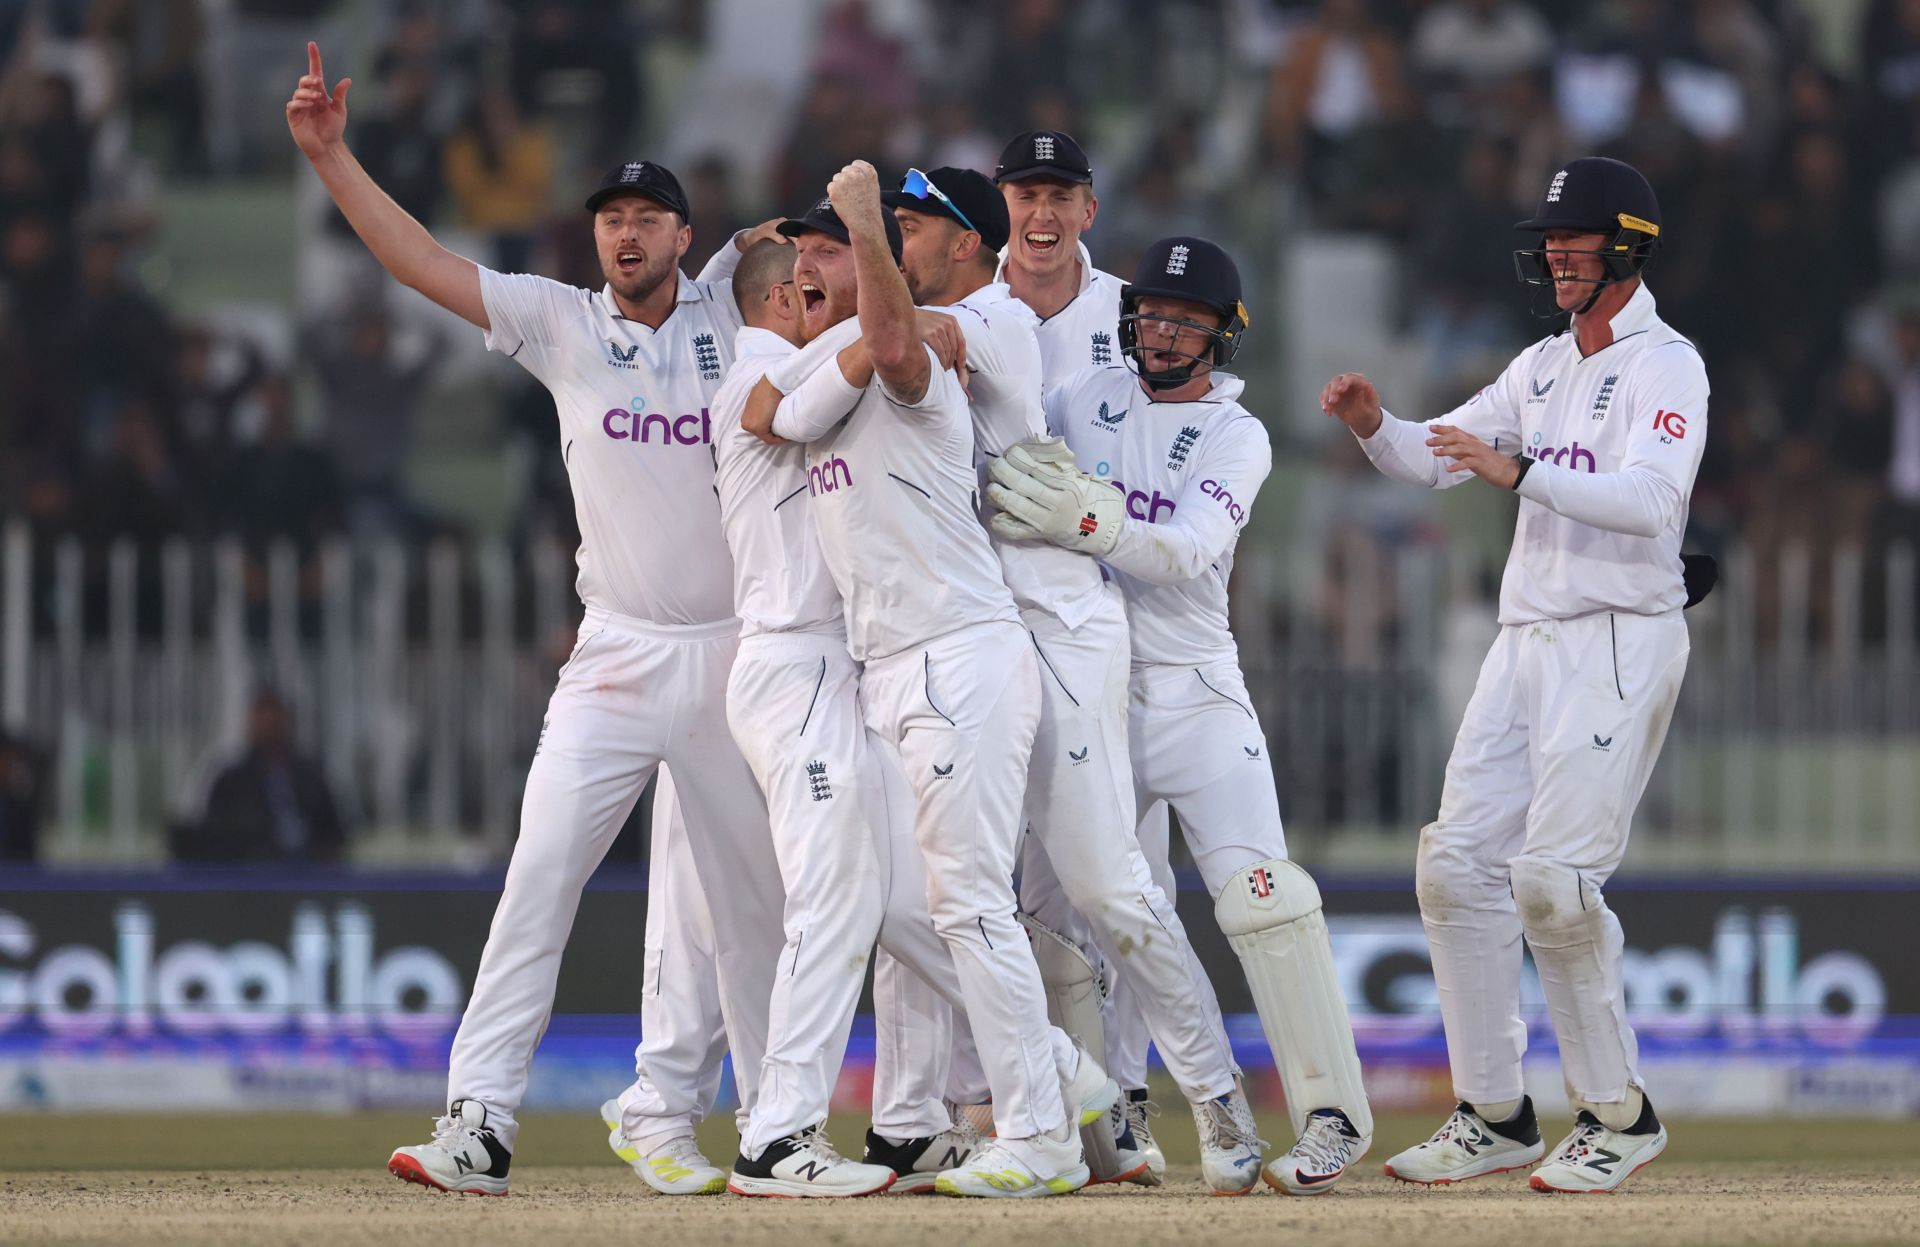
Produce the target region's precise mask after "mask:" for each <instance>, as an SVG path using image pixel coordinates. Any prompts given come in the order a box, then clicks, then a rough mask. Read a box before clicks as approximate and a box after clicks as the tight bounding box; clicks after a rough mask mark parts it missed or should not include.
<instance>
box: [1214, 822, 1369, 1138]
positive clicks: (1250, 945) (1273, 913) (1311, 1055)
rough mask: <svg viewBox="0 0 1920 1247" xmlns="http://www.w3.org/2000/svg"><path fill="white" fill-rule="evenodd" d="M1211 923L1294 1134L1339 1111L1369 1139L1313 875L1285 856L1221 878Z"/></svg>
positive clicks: (1362, 1091)
mask: <svg viewBox="0 0 1920 1247" xmlns="http://www.w3.org/2000/svg"><path fill="white" fill-rule="evenodd" d="M1214 916H1215V917H1216V918H1217V919H1218V920H1219V923H1220V930H1221V932H1222V933H1224V934H1225V935H1226V937H1227V942H1228V943H1229V944H1231V945H1232V946H1233V951H1234V952H1235V953H1236V954H1238V956H1239V958H1240V965H1241V968H1242V969H1243V970H1245V972H1246V976H1247V986H1248V988H1249V989H1250V990H1251V991H1252V993H1253V1004H1254V1008H1255V1009H1256V1010H1258V1011H1259V1014H1260V1028H1261V1029H1262V1030H1263V1031H1265V1032H1266V1036H1267V1046H1268V1047H1270V1048H1271V1049H1273V1060H1274V1064H1275V1065H1276V1066H1277V1067H1278V1068H1279V1071H1280V1085H1281V1086H1282V1087H1284V1088H1285V1089H1286V1093H1287V1113H1288V1115H1289V1116H1291V1117H1292V1119H1293V1129H1294V1133H1295V1134H1298V1133H1299V1132H1300V1131H1302V1130H1304V1129H1305V1128H1306V1118H1307V1114H1308V1113H1309V1112H1311V1111H1312V1110H1314V1109H1321V1108H1337V1109H1339V1110H1341V1111H1342V1112H1344V1113H1345V1114H1346V1115H1347V1119H1348V1120H1349V1121H1351V1122H1352V1123H1353V1125H1354V1128H1355V1129H1357V1130H1359V1131H1360V1133H1362V1134H1364V1135H1371V1134H1372V1133H1373V1113H1372V1110H1371V1109H1369V1108H1368V1106H1367V1093H1366V1087H1365V1086H1364V1084H1363V1083H1362V1082H1361V1078H1360V1056H1359V1053H1358V1052H1356V1051H1355V1049H1354V1044H1353V1023H1352V1022H1351V1021H1350V1020H1349V1019H1348V1017H1347V1003H1346V1001H1345V999H1344V998H1342V996H1341V994H1340V982H1339V979H1338V977H1337V976H1336V975H1335V974H1334V970H1333V945H1332V943H1331V941H1330V940H1329V939H1328V937H1327V920H1326V918H1325V917H1324V916H1323V915H1322V914H1321V912H1320V889H1319V888H1318V887H1316V886H1315V885H1314V882H1313V877H1312V876H1311V875H1309V874H1307V872H1306V871H1305V870H1303V869H1302V868H1300V867H1299V866H1297V865H1295V864H1294V863H1293V862H1290V861H1287V860H1286V859H1284V858H1276V859H1274V860H1272V861H1265V862H1255V863H1254V864H1253V865H1251V866H1248V867H1246V868H1245V869H1243V870H1241V871H1239V872H1238V873H1237V874H1235V875H1234V876H1233V877H1232V878H1231V879H1229V880H1228V881H1227V886H1226V887H1225V888H1224V889H1222V891H1221V893H1220V899H1219V900H1217V901H1215V902H1214Z"/></svg>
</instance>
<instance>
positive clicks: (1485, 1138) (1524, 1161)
mask: <svg viewBox="0 0 1920 1247" xmlns="http://www.w3.org/2000/svg"><path fill="white" fill-rule="evenodd" d="M1546 1150H1547V1148H1546V1144H1544V1143H1542V1142H1541V1140H1540V1122H1539V1119H1537V1118H1536V1117H1535V1116H1534V1115H1533V1099H1532V1097H1530V1096H1528V1097H1522V1098H1521V1100H1520V1112H1519V1113H1518V1114H1516V1115H1515V1116H1514V1118H1513V1119H1512V1120H1511V1121H1505V1122H1501V1123H1500V1128H1499V1129H1498V1130H1496V1129H1494V1128H1493V1127H1492V1126H1490V1125H1488V1124H1487V1120H1486V1118H1484V1117H1482V1116H1480V1114H1479V1113H1477V1112H1475V1111H1474V1108H1473V1105H1471V1104H1468V1103H1466V1102H1465V1101H1464V1100H1463V1101H1461V1102H1460V1104H1459V1105H1457V1106H1456V1107H1455V1108H1454V1110H1453V1116H1451V1117H1449V1118H1447V1120H1446V1124H1445V1125H1443V1126H1441V1127H1440V1129H1438V1130H1436V1131H1434V1132H1433V1137H1432V1138H1430V1139H1428V1140H1427V1141H1426V1142H1425V1143H1416V1144H1414V1145H1413V1146H1412V1147H1410V1148H1408V1149H1407V1150H1406V1151H1404V1152H1401V1153H1400V1154H1399V1155H1398V1156H1395V1157H1393V1158H1392V1159H1391V1160H1389V1161H1388V1162H1387V1165H1386V1169H1387V1176H1388V1177H1389V1178H1398V1179H1400V1181H1402V1182H1416V1183H1419V1184H1420V1185H1422V1186H1446V1185H1448V1184H1449V1183H1453V1182H1465V1181H1467V1180H1468V1179H1470V1178H1484V1177H1486V1176H1488V1175H1489V1174H1495V1173H1507V1172H1510V1171H1512V1170H1515V1169H1524V1168H1526V1167H1527V1166H1528V1165H1531V1164H1533V1163H1534V1162H1535V1161H1537V1160H1539V1159H1540V1158H1541V1157H1542V1156H1543V1155H1545V1154H1546Z"/></svg>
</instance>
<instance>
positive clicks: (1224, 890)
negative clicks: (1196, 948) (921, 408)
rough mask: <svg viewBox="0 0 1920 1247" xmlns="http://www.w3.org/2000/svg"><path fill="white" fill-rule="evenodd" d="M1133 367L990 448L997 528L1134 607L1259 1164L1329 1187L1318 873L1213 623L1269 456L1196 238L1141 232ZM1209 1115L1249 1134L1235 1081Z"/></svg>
mask: <svg viewBox="0 0 1920 1247" xmlns="http://www.w3.org/2000/svg"><path fill="white" fill-rule="evenodd" d="M1121 306H1122V315H1121V317H1120V343H1121V349H1122V351H1123V352H1124V354H1125V356H1126V359H1127V361H1128V363H1129V364H1131V365H1132V367H1124V366H1121V365H1112V366H1109V367H1105V368H1089V369H1086V370H1084V371H1082V372H1080V373H1077V374H1075V375H1074V376H1073V377H1071V378H1070V379H1068V380H1067V381H1065V382H1063V383H1062V384H1060V385H1058V386H1056V387H1054V389H1053V390H1052V392H1051V393H1049V394H1048V396H1047V421H1048V424H1049V426H1051V427H1052V428H1054V429H1055V430H1056V431H1057V432H1058V433H1060V434H1061V436H1063V437H1064V438H1065V439H1066V443H1067V446H1068V447H1070V448H1071V449H1072V451H1073V452H1074V456H1075V457H1076V458H1077V459H1078V461H1079V463H1081V464H1085V465H1090V466H1091V467H1092V469H1093V472H1094V475H1087V474H1085V473H1083V472H1081V471H1079V470H1078V469H1077V468H1076V467H1074V466H1073V464H1072V462H1070V461H1068V462H1062V460H1061V458H1060V456H1058V454H1057V453H1056V451H1055V446H1056V445H1057V443H1050V442H1041V443H1029V444H1024V445H1021V446H1016V447H1014V448H1012V449H1011V450H1009V451H1008V452H1007V453H1006V455H1004V456H1002V457H1001V458H1000V459H998V460H996V461H995V462H994V465H993V468H992V475H993V480H994V484H993V486H992V488H991V490H990V497H991V498H992V501H993V502H994V504H995V505H996V506H998V507H999V508H1000V509H1001V513H1000V514H998V515H995V516H994V517H993V525H994V528H995V529H996V531H998V532H1000V533H1001V534H1002V535H1004V536H1007V537H1011V538H1015V539H1022V540H1045V541H1049V542H1052V543H1053V544H1055V545H1059V546H1063V547H1065V548H1067V549H1070V550H1076V551H1079V552H1081V553H1083V554H1087V555H1090V556H1092V557H1094V558H1098V559H1100V560H1102V561H1103V562H1104V563H1105V564H1106V566H1107V569H1108V570H1109V572H1111V573H1112V575H1113V577H1114V579H1115V581H1116V583H1118V584H1119V586H1120V589H1121V592H1122V593H1123V594H1125V596H1126V603H1127V617H1128V620H1129V622H1130V624H1131V626H1132V640H1133V675H1132V688H1131V697H1132V702H1131V721H1130V723H1129V735H1130V740H1131V745H1132V751H1133V772H1134V783H1135V786H1136V788H1137V789H1138V796H1139V804H1140V806H1141V807H1143V808H1144V807H1147V806H1150V805H1151V804H1153V803H1154V802H1157V801H1165V802H1166V803H1167V804H1168V805H1170V806H1171V807H1172V808H1173V810H1174V812H1175V813H1176V814H1178V815H1179V817H1180V826H1181V830H1182V832H1183V834H1184V835H1185V836H1186V840H1187V847H1188V848H1189V849H1190V850H1191V851H1192V853H1193V857H1194V861H1195V863H1196V864H1197V865H1198V866H1199V869H1200V874H1201V877H1202V878H1203V879H1204V880H1205V881H1206V884H1207V889H1208V891H1209V892H1211V893H1212V894H1213V896H1214V898H1215V913H1216V915H1217V916H1218V918H1219V921H1220V926H1221V929H1222V930H1223V931H1225V933H1226V934H1227V937H1228V940H1229V942H1230V943H1231V944H1232V946H1233V949H1234V951H1235V952H1236V953H1238V954H1239V956H1240V961H1241V965H1242V966H1243V967H1244V969H1245V971H1246V975H1247V983H1248V986H1249V987H1250V988H1251V990H1252V994H1253V1000H1254V1007H1255V1008H1256V1009H1257V1010H1258V1012H1259V1014H1260V1021H1261V1025H1262V1027H1263V1029H1264V1030H1265V1031H1266V1035H1267V1042H1268V1045H1269V1047H1270V1048H1271V1049H1272V1051H1273V1057H1274V1062H1275V1064H1276V1065H1277V1066H1278V1068H1279V1071H1280V1078H1281V1083H1282V1085H1283V1086H1284V1088H1285V1090H1286V1095H1287V1108H1288V1111H1289V1112H1290V1113H1291V1115H1292V1118H1293V1126H1294V1129H1295V1131H1296V1132H1297V1133H1298V1136H1299V1137H1298V1140H1297V1141H1296V1143H1295V1144H1294V1146H1293V1148H1292V1149H1291V1150H1290V1151H1288V1152H1287V1153H1286V1154H1285V1155H1283V1156H1280V1157H1278V1158H1276V1159H1275V1160H1273V1161H1272V1162H1270V1163H1269V1164H1268V1165H1267V1166H1266V1167H1265V1169H1264V1171H1263V1176H1264V1177H1265V1180H1266V1182H1267V1183H1268V1185H1270V1186H1272V1187H1274V1188H1275V1189H1277V1190H1281V1191H1284V1192H1286V1193H1288V1194H1293V1195H1318V1194H1322V1193H1324V1192H1326V1191H1328V1190H1331V1189H1332V1188H1333V1186H1334V1184H1335V1183H1336V1182H1337V1181H1338V1180H1339V1178H1340V1176H1341V1175H1342V1174H1344V1173H1345V1172H1346V1170H1347V1168H1348V1167H1349V1166H1350V1165H1352V1163H1353V1162H1354V1161H1355V1160H1357V1159H1358V1158H1359V1157H1360V1156H1361V1155H1362V1154H1363V1153H1364V1152H1365V1151H1366V1149H1367V1147H1368V1145H1369V1144H1370V1142H1371V1141H1372V1134H1373V1118H1372V1114H1371V1112H1370V1110H1369V1108H1368V1106H1367V1099H1366V1093H1365V1090H1364V1089H1363V1087H1362V1086H1361V1081H1360V1062H1359V1058H1358V1056H1357V1054H1356V1053H1355V1050H1354V1044H1353V1030H1352V1027H1351V1025H1350V1024H1349V1022H1348V1019H1347V1011H1346V1005H1345V1002H1344V1001H1343V1000H1342V999H1341V995H1340V989H1339V984H1338V982H1337V980H1336V978H1335V975H1334V968H1333V950H1332V947H1331V946H1330V944H1329V943H1328V939H1327V927H1326V921H1325V919H1324V918H1323V917H1322V916H1321V913H1320V892H1319V889H1318V888H1316V887H1315V886H1314V882H1313V880H1312V878H1311V877H1309V876H1308V874H1307V872H1306V871H1304V870H1302V869H1301V868H1300V867H1299V866H1297V865H1295V864H1294V863H1293V862H1291V861H1289V860H1287V856H1286V836H1285V833H1284V832H1283V831H1282V829H1281V825H1280V805H1279V800H1278V797H1277V795H1276V793H1275V790H1274V780H1273V769H1272V766H1271V764H1270V763H1269V761H1268V758H1267V742H1266V737H1265V736H1264V735H1263V734H1262V732H1261V729H1260V722H1259V719H1258V717H1257V716H1256V715H1255V714H1254V712H1253V707H1252V705H1251V703H1250V701H1249V699H1248V697H1247V691H1246V684H1245V681H1244V679H1243V678H1242V676H1241V673H1240V662H1239V651H1238V648H1237V646H1236V644H1235V641H1234V638H1233V634H1232V632H1231V631H1229V630H1228V627H1227V581H1228V579H1229V577H1230V575H1231V572H1232V568H1233V550H1234V545H1235V543H1236V542H1237V541H1238V539H1239V535H1240V530H1241V528H1242V527H1243V526H1244V525H1245V524H1246V522H1247V517H1248V515H1249V514H1250V512H1251V510H1252V507H1253V500H1254V497H1255V495H1256V494H1257V493H1258V491H1259V489H1260V485H1261V483H1262V482H1263V481H1264V480H1265V479H1266V476H1267V472H1268V470H1269V469H1270V468H1271V467H1272V452H1271V451H1270V450H1269V448H1268V444H1267V433H1266V429H1265V428H1264V427H1263V426H1262V425H1261V424H1260V422H1259V421H1258V420H1256V419H1254V418H1253V417H1252V416H1251V415H1250V414H1248V412H1247V410H1246V409H1245V408H1244V407H1242V406H1241V405H1240V403H1239V398H1240V394H1241V391H1242V388H1243V384H1242V382H1241V381H1240V380H1239V378H1237V377H1233V376H1230V375H1228V374H1226V373H1224V372H1221V371H1219V369H1221V368H1223V367H1225V366H1226V365H1227V364H1228V363H1230V362H1231V361H1232V359H1233V356H1234V354H1235V352H1236V351H1237V350H1238V349H1239V344H1240V339H1241V335H1242V334H1244V333H1245V331H1246V327H1247V313H1246V307H1245V305H1244V304H1243V303H1242V302H1241V299H1240V275H1239V272H1238V270H1237V269H1236V268H1235V267H1234V264H1233V261H1232V259H1230V258H1229V257H1228V256H1227V253H1226V252H1224V251H1222V250H1221V249H1220V248H1219V247H1218V246H1216V245H1215V244H1213V243H1211V242H1208V241H1206V240H1205V239H1201V238H1166V239H1162V240H1161V241H1159V242H1157V243H1155V244H1154V245H1153V246H1151V247H1149V248H1148V249H1147V251H1146V254H1145V255H1144V256H1143V257H1142V258H1141V261H1140V267H1139V269H1138V271H1137V272H1136V273H1135V275H1134V279H1133V281H1132V282H1131V283H1129V284H1128V285H1127V286H1126V287H1124V288H1123V290H1122V292H1121ZM1231 1104H1232V1106H1233V1108H1234V1109H1235V1110H1236V1111H1235V1112H1234V1113H1233V1114H1232V1116H1231V1117H1230V1118H1228V1119H1227V1120H1225V1121H1222V1120H1220V1117H1219V1116H1217V1115H1215V1114H1213V1113H1211V1112H1207V1111H1203V1110H1204V1109H1206V1108H1207V1107H1209V1106H1199V1105H1196V1106H1195V1118H1196V1121H1197V1123H1198V1125H1199V1128H1200V1131H1201V1136H1202V1138H1203V1139H1205V1138H1206V1137H1207V1135H1208V1134H1209V1133H1210V1132H1217V1131H1223V1130H1230V1131H1233V1132H1234V1133H1235V1134H1236V1136H1244V1137H1247V1138H1251V1137H1252V1135H1253V1133H1254V1126H1253V1121H1252V1115H1251V1113H1250V1112H1248V1111H1247V1109H1246V1104H1245V1100H1244V1098H1241V1097H1235V1098H1234V1100H1233V1101H1231Z"/></svg>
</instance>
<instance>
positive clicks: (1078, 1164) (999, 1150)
mask: <svg viewBox="0 0 1920 1247" xmlns="http://www.w3.org/2000/svg"><path fill="white" fill-rule="evenodd" d="M1091 1176H1092V1175H1091V1174H1089V1173H1088V1172H1087V1166H1086V1164H1085V1163H1084V1162H1083V1161H1082V1159H1081V1149H1080V1131H1079V1130H1078V1129H1077V1128H1076V1127H1075V1126H1074V1124H1073V1123H1072V1122H1066V1123H1064V1124H1062V1125H1061V1127H1060V1128H1059V1129H1058V1130H1056V1131H1053V1132H1052V1133H1051V1134H1037V1135H1034V1136H1033V1137H1032V1138H1031V1139H995V1140H993V1141H992V1142H990V1143H988V1144H987V1145H986V1146H984V1147H981V1148H978V1149H976V1150H975V1151H974V1153H973V1155H971V1156H969V1157H968V1158H967V1160H966V1163H965V1164H962V1165H959V1166H957V1167H955V1168H952V1169H949V1170H947V1171H946V1172H945V1173H942V1174H941V1175H940V1176H939V1177H938V1178H936V1179H934V1183H933V1189H934V1190H935V1191H937V1192H939V1193H940V1194H942V1195H963V1196H972V1197H975V1198H979V1199H1038V1198H1041V1197H1042V1196H1047V1195H1071V1194H1072V1193H1073V1192H1075V1191H1077V1190H1079V1189H1080V1188H1081V1187H1083V1186H1085V1185H1086V1184H1087V1179H1088V1178H1089V1177H1091Z"/></svg>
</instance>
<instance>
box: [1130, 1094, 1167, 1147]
mask: <svg viewBox="0 0 1920 1247" xmlns="http://www.w3.org/2000/svg"><path fill="white" fill-rule="evenodd" d="M1158 1116H1160V1106H1159V1105H1158V1104H1155V1103H1154V1102H1153V1101H1152V1100H1128V1101H1127V1128H1128V1129H1130V1130H1132V1131H1133V1137H1134V1139H1135V1141H1137V1142H1139V1143H1141V1144H1142V1145H1151V1144H1152V1143H1153V1129H1152V1127H1150V1126H1149V1125H1148V1124H1147V1118H1149V1117H1158Z"/></svg>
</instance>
